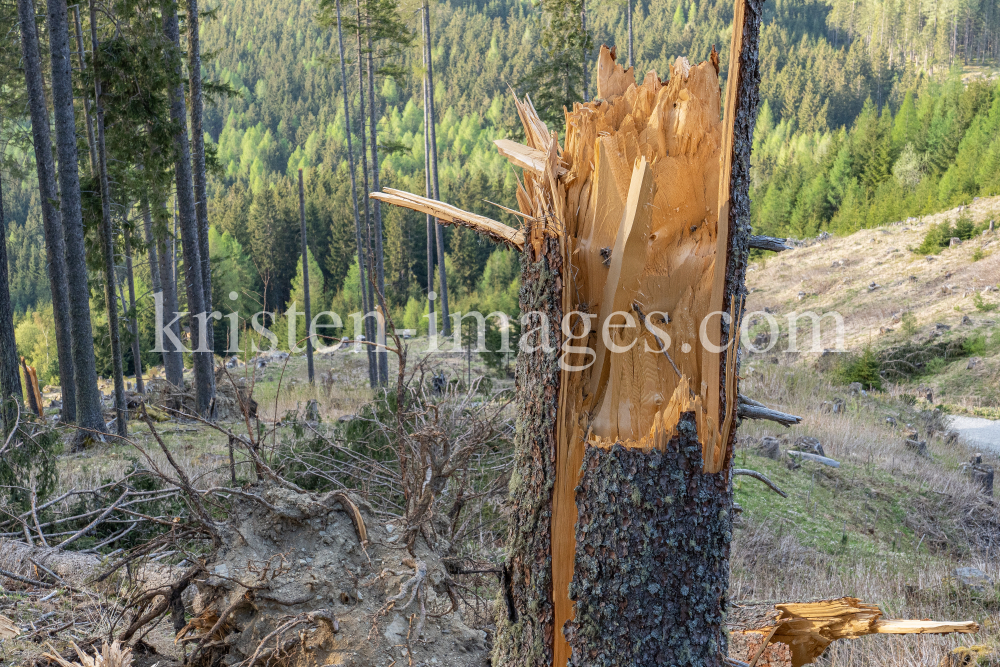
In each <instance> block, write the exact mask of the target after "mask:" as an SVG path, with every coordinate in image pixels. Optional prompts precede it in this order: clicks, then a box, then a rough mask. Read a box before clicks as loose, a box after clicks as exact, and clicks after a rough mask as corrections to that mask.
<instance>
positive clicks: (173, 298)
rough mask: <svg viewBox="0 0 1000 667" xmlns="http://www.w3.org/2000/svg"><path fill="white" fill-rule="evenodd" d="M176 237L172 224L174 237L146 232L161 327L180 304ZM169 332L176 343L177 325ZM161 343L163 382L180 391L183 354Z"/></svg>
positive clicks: (181, 386) (164, 208)
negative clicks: (157, 286)
mask: <svg viewBox="0 0 1000 667" xmlns="http://www.w3.org/2000/svg"><path fill="white" fill-rule="evenodd" d="M157 206H158V207H159V209H161V210H163V212H164V214H167V210H166V203H165V202H163V201H161V202H158V204H157ZM176 233H177V231H176V224H175V226H174V235H170V232H169V231H168V232H167V233H166V234H164V235H163V236H162V237H160V238H157V235H156V233H155V230H150V231H149V232H147V234H148V236H149V238H148V243H149V244H150V261H151V262H152V261H154V259H158V260H159V269H160V270H159V274H160V289H161V290H162V292H163V310H164V313H163V320H164V322H165V323H166V322H170V321H171V320H173V319H174V316H175V315H176V314H177V313H178V312H180V304H179V303H178V302H177V280H176V278H175V271H176V265H175V263H174V243H175V240H174V237H175V235H176ZM168 236H170V238H169V239H168V238H167V237H168ZM154 290H155V286H154ZM170 330H171V331H173V332H174V336H176V337H177V339H178V340H180V336H181V326H180V322H178V321H174V323H173V324H172V325H170ZM163 343H164V347H163V350H164V352H163V374H164V375H165V376H166V378H167V382H169V383H170V384H172V385H173V386H175V387H177V388H178V389H183V388H184V354H183V352H182V351H181V350H178V349H171V348H172V347H173V344H172V343H171V342H169V341H167V340H164V341H163Z"/></svg>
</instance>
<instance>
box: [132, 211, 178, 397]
mask: <svg viewBox="0 0 1000 667" xmlns="http://www.w3.org/2000/svg"><path fill="white" fill-rule="evenodd" d="M140 206H141V207H142V222H143V232H144V240H145V242H146V247H147V248H148V252H149V279H150V282H151V283H152V284H153V294H162V295H163V309H164V311H166V312H174V313H176V312H177V295H176V293H175V292H174V291H173V290H170V295H169V298H168V294H167V288H168V287H169V285H170V273H169V271H170V269H169V268H166V269H164V267H165V266H169V265H167V264H166V261H167V253H166V250H165V248H164V249H163V250H160V247H161V246H162V244H163V243H164V242H163V240H162V239H159V240H158V239H157V238H156V236H155V234H154V233H153V216H152V213H151V211H150V208H149V198H148V196H147V195H143V197H142V201H141V202H140ZM160 210H163V207H162V206H161V207H160ZM165 271H166V272H165ZM164 275H165V276H166V277H167V278H166V280H164V278H163V276H164ZM166 312H165V313H164V315H166ZM171 319H173V318H172V317H168V318H166V321H167V322H169V321H170V320H171ZM175 329H176V331H174V334H175V335H178V336H179V334H180V327H175ZM164 342H166V341H164ZM163 350H164V351H163V352H162V353H161V355H162V357H163V370H164V374H165V375H166V377H167V381H168V382H170V383H171V384H174V385H176V386H182V385H183V382H184V375H183V372H184V370H183V369H184V359H183V357H182V356H181V352H180V350H168V349H167V348H163Z"/></svg>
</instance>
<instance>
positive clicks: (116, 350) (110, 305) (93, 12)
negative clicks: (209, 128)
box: [53, 0, 128, 438]
mask: <svg viewBox="0 0 1000 667" xmlns="http://www.w3.org/2000/svg"><path fill="white" fill-rule="evenodd" d="M55 1H58V0H55ZM90 42H91V49H92V50H93V53H94V104H95V105H96V106H97V114H96V115H97V123H96V125H97V166H98V171H99V177H100V184H101V229H100V235H101V252H102V254H103V255H104V301H105V304H106V305H107V311H108V332H109V334H110V337H111V368H112V374H113V376H114V384H115V415H116V419H115V424H116V430H117V431H118V435H119V436H121V437H123V438H125V437H127V436H128V408H127V406H126V404H125V378H124V377H123V376H124V370H123V368H122V344H121V325H120V323H119V322H118V300H117V299H116V298H115V284H116V282H117V280H116V278H115V241H114V229H113V226H112V222H111V185H110V183H109V182H108V152H107V149H106V147H105V143H104V102H103V100H102V99H101V77H100V75H99V74H98V71H97V54H98V42H97V8H96V6H95V4H94V0H90ZM68 48H69V43H68V39H67V50H68ZM53 60H54V59H53ZM53 69H54V68H53ZM72 109H73V107H72V97H70V111H72ZM73 157H74V163H73V165H74V172H75V171H76V170H75V166H76V162H75V158H76V142H75V141H74V142H73ZM59 162H60V171H62V169H61V166H62V162H63V160H62V155H61V154H60V159H59ZM77 187H79V185H78V186H77Z"/></svg>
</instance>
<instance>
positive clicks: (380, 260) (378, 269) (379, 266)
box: [365, 17, 389, 386]
mask: <svg viewBox="0 0 1000 667" xmlns="http://www.w3.org/2000/svg"><path fill="white" fill-rule="evenodd" d="M369 22H370V19H369V17H365V26H366V27H369V32H368V127H369V130H370V132H371V144H372V187H373V188H374V191H375V192H381V191H382V186H381V185H380V184H379V178H378V176H379V174H378V171H379V166H378V134H377V131H376V126H377V125H378V112H377V110H376V108H375V56H374V54H373V52H372V36H371V32H370V25H369ZM372 206H373V210H372V212H373V213H374V214H375V276H376V284H377V285H378V293H377V294H378V295H381V297H380V298H381V299H385V258H384V256H383V254H382V205H381V202H379V200H377V199H376V200H374V201H372ZM376 301H379V298H376ZM379 305H382V304H379ZM378 342H379V343H383V342H384V341H381V340H379V341H378ZM388 354H389V353H388V352H387V351H386V350H385V349H384V348H377V349H376V351H375V356H376V357H377V358H378V381H379V384H380V385H382V386H387V385H388V383H389V356H388Z"/></svg>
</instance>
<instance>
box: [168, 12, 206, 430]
mask: <svg viewBox="0 0 1000 667" xmlns="http://www.w3.org/2000/svg"><path fill="white" fill-rule="evenodd" d="M163 31H164V33H165V34H166V36H167V41H168V42H169V43H170V44H169V45H168V47H167V49H168V53H169V52H170V50H171V47H172V50H173V53H172V54H170V55H169V57H170V59H171V61H172V65H171V69H172V70H173V72H174V74H175V76H176V77H177V79H176V83H175V85H174V86H171V88H170V119H171V120H172V121H173V123H174V171H175V176H176V179H177V211H178V217H179V218H180V226H181V243H182V245H183V249H184V273H185V281H184V282H185V286H186V288H187V300H188V303H187V307H188V311H189V312H190V320H189V322H190V328H191V342H192V345H193V349H194V353H193V356H194V386H195V395H196V397H197V398H196V403H197V410H198V412H199V413H200V414H201V415H202V416H205V417H211V410H212V406H213V404H214V400H213V399H214V396H215V377H214V372H215V369H214V365H215V364H214V359H213V356H212V352H211V348H210V347H208V341H207V340H202V334H201V331H200V329H201V326H200V322H201V320H202V318H207V317H208V316H209V315H210V313H208V312H206V311H205V298H204V297H205V288H204V283H203V282H202V269H201V267H202V264H201V252H200V241H199V237H198V218H197V214H196V213H195V207H194V187H193V185H192V180H191V148H190V145H189V143H188V132H187V123H186V122H185V118H186V114H185V113H184V82H183V80H182V79H181V61H180V31H179V28H178V26H177V5H176V3H175V2H174V0H166V3H165V5H164V11H163ZM206 338H207V336H206Z"/></svg>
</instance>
